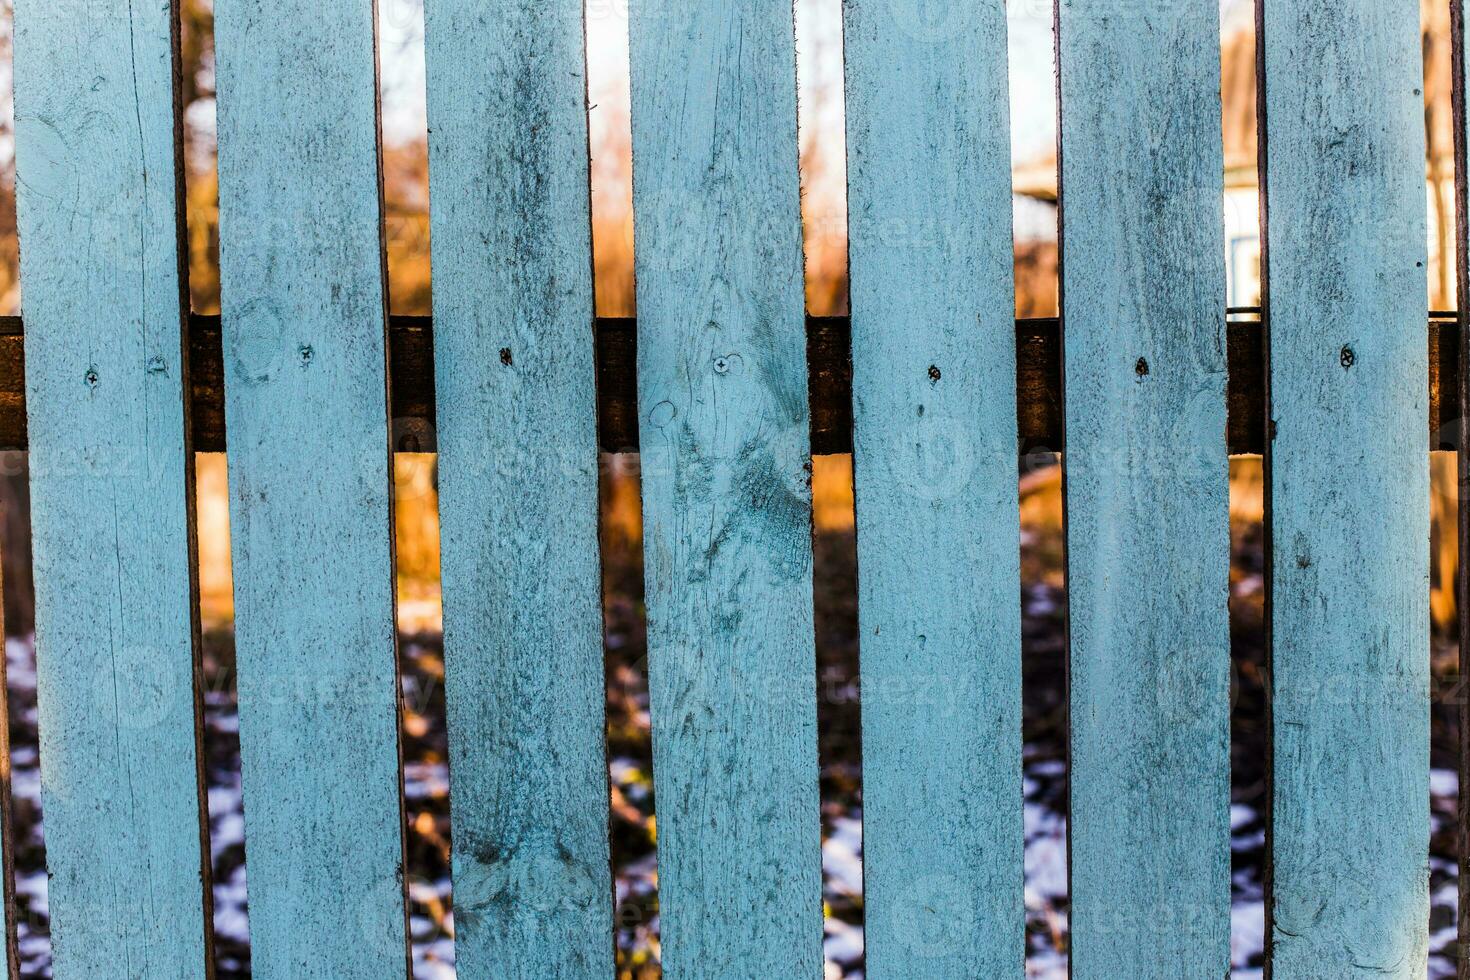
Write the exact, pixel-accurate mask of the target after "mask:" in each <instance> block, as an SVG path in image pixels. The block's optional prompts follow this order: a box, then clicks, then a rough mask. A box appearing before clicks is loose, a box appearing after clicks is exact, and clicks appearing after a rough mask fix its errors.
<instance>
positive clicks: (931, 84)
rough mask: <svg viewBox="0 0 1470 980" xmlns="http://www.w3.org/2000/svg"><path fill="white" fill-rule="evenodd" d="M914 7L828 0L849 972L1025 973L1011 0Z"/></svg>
mask: <svg viewBox="0 0 1470 980" xmlns="http://www.w3.org/2000/svg"><path fill="white" fill-rule="evenodd" d="M927 8H928V5H927V4H925V3H923V2H922V0H902V2H894V0H852V2H849V3H848V4H846V5H845V8H844V38H845V51H846V60H847V147H848V181H847V183H848V212H849V227H850V245H849V249H850V255H851V264H852V347H853V352H852V359H853V405H854V410H853V416H854V444H855V460H854V462H855V479H856V491H857V502H858V503H857V526H858V531H857V533H858V568H859V573H860V574H859V589H858V592H859V620H860V623H861V637H862V683H863V700H862V709H863V859H864V860H863V883H864V900H865V908H866V910H867V913H866V937H867V966H868V969H869V971H870V972H871V973H872V975H874V976H881V977H889V978H896V977H913V978H916V980H917V978H936V980H937V978H941V977H954V978H971V977H994V978H1001V977H1017V978H1019V977H1021V976H1022V975H1023V973H1024V964H1025V935H1024V928H1025V908H1024V901H1023V896H1022V884H1023V879H1024V874H1023V870H1022V850H1023V832H1022V826H1021V799H1022V790H1021V610H1020V600H1019V596H1018V592H1017V590H1018V588H1019V585H1018V583H1019V582H1020V574H1021V573H1020V557H1019V556H1020V517H1019V512H1018V508H1019V502H1018V500H1017V482H1016V330H1015V320H1014V309H1015V294H1014V284H1013V281H1012V261H1013V258H1012V244H1011V180H1010V166H1011V154H1010V140H1009V138H1008V137H1009V128H1010V119H1009V103H1008V97H1007V81H1006V72H1007V66H1006V20H1005V17H1006V11H1005V4H1004V3H1003V2H1002V0H982V2H980V3H975V4H964V5H956V6H954V7H953V8H951V10H952V16H948V17H947V21H948V22H947V23H946V22H943V20H944V19H941V21H936V20H934V19H933V15H932V12H930V11H928V10H927ZM926 13H927V14H928V16H927V17H926V16H925V15H926ZM940 28H942V29H940ZM917 173H924V174H926V177H925V179H923V180H915V179H914V175H915V174H917ZM918 801H922V803H919V802H918Z"/></svg>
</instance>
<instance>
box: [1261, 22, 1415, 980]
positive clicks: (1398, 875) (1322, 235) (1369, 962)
mask: <svg viewBox="0 0 1470 980" xmlns="http://www.w3.org/2000/svg"><path fill="white" fill-rule="evenodd" d="M1260 13H1261V18H1262V32H1263V33H1262V35H1261V43H1262V45H1263V47H1262V65H1263V69H1264V74H1263V78H1264V89H1263V93H1264V94H1263V97H1262V105H1263V108H1264V112H1265V119H1266V126H1265V129H1264V140H1263V147H1264V148H1263V151H1262V161H1263V168H1262V172H1263V175H1264V178H1265V184H1266V188H1265V189H1266V209H1265V234H1264V236H1263V239H1264V243H1265V245H1266V249H1265V257H1264V269H1265V272H1266V295H1267V296H1268V310H1267V314H1268V322H1269V324H1270V365H1271V366H1270V405H1269V407H1270V418H1271V420H1272V424H1273V426H1274V429H1275V438H1274V440H1273V441H1272V442H1271V443H1270V447H1269V454H1268V456H1267V498H1268V501H1269V508H1270V509H1269V512H1268V513H1269V520H1270V534H1271V552H1270V553H1271V560H1270V574H1271V590H1270V591H1271V607H1270V608H1271V612H1270V617H1269V622H1270V630H1271V651H1272V661H1273V669H1272V678H1273V688H1274V690H1273V709H1274V710H1273V713H1274V717H1273V726H1274V732H1275V752H1274V757H1275V764H1274V777H1273V780H1274V806H1273V817H1272V819H1273V827H1272V853H1273V862H1274V904H1273V906H1272V909H1271V927H1272V928H1271V943H1270V946H1271V948H1272V949H1273V958H1272V963H1271V969H1272V971H1273V975H1274V976H1275V977H1276V978H1277V980H1293V978H1308V977H1311V978H1315V977H1321V976H1329V975H1330V976H1333V977H1342V978H1354V977H1404V978H1407V977H1422V976H1424V973H1425V970H1426V959H1427V947H1428V921H1429V893H1428V875H1427V871H1426V865H1425V855H1426V854H1427V853H1428V847H1429V823H1428V811H1427V810H1426V809H1425V807H1424V800H1425V799H1426V798H1427V797H1428V793H1429V786H1428V780H1429V649H1428V637H1429V611H1428V580H1429V550H1428V545H1429V515H1428V507H1429V464H1428V451H1429V443H1428V441H1427V440H1426V439H1425V437H1424V430H1423V428H1422V426H1421V425H1420V420H1421V419H1423V418H1424V415H1425V412H1426V410H1427V406H1426V404H1425V395H1424V393H1425V390H1426V385H1425V377H1426V373H1427V370H1426V367H1427V366H1426V362H1425V359H1424V357H1423V354H1424V347H1423V344H1422V342H1421V341H1420V336H1419V329H1420V327H1419V324H1420V321H1421V319H1422V317H1423V311H1424V297H1425V293H1426V283H1425V273H1424V265H1425V263H1426V261H1427V257H1426V244H1425V243H1426V231H1425V208H1424V117H1423V99H1422V95H1421V87H1422V85H1423V74H1422V64H1421V62H1422V58H1421V51H1420V38H1419V10H1418V5H1417V4H1415V3H1414V2H1412V0H1390V2H1385V0H1262V5H1261V8H1260Z"/></svg>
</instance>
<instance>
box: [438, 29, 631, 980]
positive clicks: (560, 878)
mask: <svg viewBox="0 0 1470 980" xmlns="http://www.w3.org/2000/svg"><path fill="white" fill-rule="evenodd" d="M426 15H427V17H426V19H427V24H426V41H427V52H428V88H429V120H430V126H429V128H430V132H431V136H430V144H429V149H430V157H429V162H430V170H431V177H432V181H431V190H430V197H431V213H432V219H433V242H434V246H433V247H434V272H435V289H434V315H435V329H434V343H435V363H436V377H437V385H438V405H439V412H438V423H439V432H438V435H439V493H440V497H439V512H440V522H441V528H442V537H443V555H442V567H443V580H444V633H445V638H444V658H445V665H444V666H445V695H446V699H447V702H448V712H449V740H450V774H451V780H452V784H453V799H454V806H453V808H452V816H453V822H454V924H455V959H456V963H457V965H458V968H459V970H460V972H461V974H462V975H464V976H469V977H507V978H508V977H524V978H527V980H532V978H541V977H567V978H572V977H589V978H591V977H603V978H606V977H610V976H612V973H613V963H612V941H611V936H612V882H611V876H610V872H609V854H608V823H607V821H608V784H607V761H606V747H605V733H604V726H605V719H604V697H605V695H604V689H605V684H604V679H603V659H602V606H601V602H600V595H601V582H600V574H601V573H600V568H599V563H598V540H597V521H598V493H597V461H598V456H597V397H596V396H597V379H596V369H595V365H594V362H593V352H594V344H593V333H592V327H593V308H592V263H591V254H592V231H591V224H590V217H589V210H588V203H589V198H588V194H589V189H588V173H587V171H588V165H587V159H588V158H587V108H586V97H587V96H586V91H587V82H586V71H585V58H584V54H583V4H582V3H581V0H556V2H553V3H547V2H544V0H543V2H540V3H534V4H533V3H508V4H488V5H487V4H485V3H483V2H480V0H436V2H434V3H431V4H429V6H428V7H427V9H426Z"/></svg>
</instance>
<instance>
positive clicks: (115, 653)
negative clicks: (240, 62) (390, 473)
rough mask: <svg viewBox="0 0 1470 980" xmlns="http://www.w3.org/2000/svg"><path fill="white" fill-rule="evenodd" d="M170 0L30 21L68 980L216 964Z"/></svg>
mask: <svg viewBox="0 0 1470 980" xmlns="http://www.w3.org/2000/svg"><path fill="white" fill-rule="evenodd" d="M171 15H172V10H171V6H170V4H168V3H166V2H165V3H150V4H146V5H134V4H131V3H125V2H123V0H105V2H96V0H51V2H43V3H26V4H21V5H19V9H18V10H17V11H16V14H15V30H16V34H15V77H16V108H17V112H16V116H17V119H16V136H17V140H16V141H17V144H18V148H19V156H18V161H17V162H18V185H19V186H18V198H19V200H18V204H19V226H20V237H21V243H22V246H23V255H22V260H21V262H22V264H21V275H22V280H23V282H24V286H25V307H26V315H27V317H28V322H29V324H30V328H31V329H30V333H29V335H28V336H27V337H26V346H27V348H28V349H27V350H26V355H27V356H26V364H27V368H28V371H27V374H28V378H27V389H28V390H27V392H26V395H27V399H26V404H27V406H28V409H29V414H30V418H29V430H30V437H31V439H30V449H31V461H30V462H31V480H32V487H33V491H34V492H33V497H32V501H33V503H32V512H31V513H32V528H33V536H34V547H35V575H36V585H37V592H36V634H37V681H38V685H39V701H40V717H39V722H40V739H41V766H42V792H43V798H44V805H45V811H46V851H47V870H48V872H49V875H50V886H49V906H50V913H51V939H52V949H53V956H54V967H55V972H56V975H57V976H58V977H63V978H67V977H129V978H140V980H143V978H146V980H159V978H184V977H203V976H205V975H207V973H208V972H209V965H208V964H209V943H208V938H207V934H208V929H209V924H208V904H209V903H208V889H207V886H206V884H205V883H206V882H207V880H208V879H207V875H206V865H205V859H206V858H207V855H208V849H207V848H204V847H202V843H201V842H202V835H203V833H204V831H203V819H204V818H203V815H202V813H201V805H200V792H201V791H200V768H199V745H198V734H197V731H198V729H197V727H196V725H197V721H198V715H197V704H196V696H195V692H196V685H195V663H196V659H195V650H196V645H195V642H194V641H195V635H196V631H195V628H194V620H193V609H194V607H195V602H194V587H193V582H192V578H191V571H190V569H191V556H192V553H193V547H192V542H191V540H190V527H191V517H192V515H191V503H192V499H191V498H192V489H191V480H192V464H191V454H190V451H189V444H188V424H187V420H186V402H185V398H184V392H185V387H184V386H185V384H186V380H187V379H186V370H187V367H186V364H185V361H184V356H183V352H184V335H183V331H184V324H185V313H186V310H185V306H184V302H185V298H186V293H185V290H184V288H183V277H182V272H181V268H180V261H181V257H180V244H179V243H180V241H181V234H180V232H181V213H180V207H179V205H180V200H179V181H180V177H181V175H180V170H179V159H178V149H177V129H176V123H177V120H176V118H175V110H174V71H175V45H174V41H173V18H172V16H171Z"/></svg>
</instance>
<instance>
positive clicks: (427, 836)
mask: <svg viewBox="0 0 1470 980" xmlns="http://www.w3.org/2000/svg"><path fill="white" fill-rule="evenodd" d="M423 2H424V0H379V4H378V8H379V21H380V23H379V32H380V46H381V55H382V66H383V69H382V93H381V95H382V105H383V117H384V126H383V134H384V136H383V138H384V147H383V149H384V183H385V201H386V208H387V214H386V242H387V250H388V270H389V277H390V295H391V303H392V308H393V311H394V312H395V313H403V314H428V313H429V312H430V305H431V304H430V283H431V275H430V258H429V223H428V194H429V188H428V155H427V146H426V133H427V125H426V122H425V107H424V100H425V92H424V60H423V59H424V51H423V7H422V4H423ZM429 2H433V0H429ZM179 4H180V8H181V16H182V27H183V29H182V49H183V86H184V92H183V102H182V104H183V106H184V118H185V138H186V153H185V163H186V171H187V172H186V184H187V207H188V248H189V275H190V291H191V294H192V301H193V306H194V309H195V310H196V311H198V312H202V313H214V312H218V311H219V273H218V248H219V243H218V242H219V239H218V195H217V184H216V174H215V142H214V119H215V114H214V74H213V66H214V56H213V23H212V12H211V9H212V8H211V3H210V0H179ZM626 4H627V0H587V35H588V70H589V103H590V106H591V109H590V113H589V120H590V137H591V145H592V146H591V148H592V164H593V165H592V188H591V194H592V214H593V226H594V227H593V235H594V251H595V263H594V265H595V274H596V294H597V309H598V313H599V314H600V315H603V316H631V315H633V314H634V313H635V309H634V291H633V216H632V191H631V178H632V164H631V159H630V158H631V149H630V148H631V137H630V129H629V107H628V101H629V95H628V46H627V15H626ZM11 5H12V0H0V18H3V21H4V30H3V31H0V46H3V50H0V313H18V312H19V311H20V308H21V296H20V290H19V286H18V283H17V273H16V256H17V244H16V238H15V208H14V183H15V182H14V165H13V163H14V161H13V141H12V139H11V118H12V106H11V103H10V83H9V64H10V52H9V42H10V30H9V24H10V12H11ZM1448 11H1449V4H1448V2H1438V0H1436V2H1434V3H1432V4H1431V3H1429V2H1427V0H1426V2H1425V3H1424V6H1423V9H1422V22H1423V42H1424V54H1425V85H1424V96H1425V104H1424V121H1425V129H1426V135H1427V137H1428V153H1427V155H1426V160H1425V201H1426V208H1427V214H1428V219H1429V228H1430V241H1429V254H1430V258H1431V263H1430V269H1429V293H1428V295H1427V297H1426V305H1427V309H1436V310H1447V309H1453V308H1454V307H1455V303H1456V298H1455V296H1454V289H1455V273H1454V252H1455V243H1454V190H1453V171H1454V153H1453V127H1452V121H1451V112H1452V110H1451V104H1450V72H1451V65H1450V60H1451V53H1450V41H1449V13H1448ZM796 18H797V43H798V79H797V82H798V85H799V88H800V106H801V109H800V132H801V178H802V184H803V191H804V194H803V218H804V223H805V237H806V258H807V267H806V284H807V302H808V307H809V311H810V312H811V313H813V314H818V315H831V314H841V313H845V312H846V311H847V281H846V274H847V237H846V225H847V221H846V196H845V189H846V186H845V185H846V174H845V170H844V156H845V153H844V135H843V127H844V120H843V93H842V57H841V55H842V51H841V46H842V38H841V6H840V0H796ZM1009 24H1010V61H1011V116H1012V146H1013V164H1014V191H1015V193H1014V216H1015V261H1016V311H1017V315H1018V316H1052V315H1055V313H1056V305H1057V275H1058V263H1057V221H1056V219H1057V214H1056V105H1055V82H1054V61H1053V38H1052V10H1051V3H1050V2H1049V0H1010V3H1009ZM1221 68H1222V96H1223V101H1224V110H1225V111H1224V129H1223V133H1222V139H1223V141H1224V147H1225V161H1226V173H1225V187H1226V192H1225V197H1224V200H1223V201H1222V214H1223V217H1224V222H1225V232H1226V235H1225V238H1226V250H1225V254H1224V255H1223V256H1222V261H1224V262H1225V264H1226V268H1227V270H1228V278H1229V295H1228V302H1229V305H1231V306H1241V307H1248V306H1255V305H1258V304H1259V301H1260V240H1259V228H1258V212H1257V190H1256V189H1257V169H1256V128H1255V38H1254V23H1253V16H1252V10H1251V6H1250V4H1249V3H1248V2H1244V0H1222V3H1221ZM814 462H815V472H814V497H815V526H816V566H815V580H816V582H815V584H816V602H817V651H818V670H819V685H818V690H819V702H820V703H819V722H820V724H819V727H820V757H821V763H822V806H823V831H824V845H823V853H824V861H823V863H824V869H825V876H824V877H825V880H824V896H825V899H826V913H827V917H826V944H825V945H826V953H827V961H828V962H827V973H828V976H829V977H832V978H837V977H846V978H857V977H861V976H862V975H863V938H862V916H863V900H862V870H861V860H862V822H861V821H862V786H861V744H860V725H859V706H860V692H859V687H858V666H857V665H858V646H857V630H856V547H855V541H854V537H853V495H852V469H851V459H850V457H845V456H831V457H818V458H817V459H816V460H815V461H814ZM1057 462H1058V460H1057V458H1056V457H1055V456H1054V455H1051V454H1038V455H1035V456H1032V457H1028V458H1026V459H1023V460H1021V461H1020V465H1019V466H1018V471H1017V479H1018V481H1019V486H1020V490H1021V499H1022V505H1021V520H1022V581H1021V582H1020V583H1018V588H1019V589H1020V593H1021V598H1022V602H1023V610H1024V637H1023V656H1024V675H1025V684H1024V686H1025V698H1026V705H1025V707H1026V710H1025V731H1024V737H1025V741H1026V749H1025V755H1024V760H1025V762H1024V765H1025V784H1024V785H1025V793H1026V800H1025V830H1026V858H1025V867H1026V884H1027V887H1026V910H1027V924H1028V928H1027V968H1028V973H1029V974H1030V975H1032V976H1036V977H1065V976H1066V964H1067V941H1068V925H1067V922H1068V918H1067V916H1068V900H1067V872H1066V766H1065V759H1066V753H1065V731H1066V727H1065V726H1066V717H1065V690H1064V687H1063V683H1064V674H1063V667H1064V654H1065V632H1064V616H1065V602H1066V593H1065V581H1064V566H1063V561H1062V558H1063V547H1062V523H1061V518H1062V502H1061V480H1060V469H1059V467H1058V465H1057ZM226 465H227V463H226V460H225V458H224V457H223V456H222V455H213V454H211V455H201V456H200V457H199V459H198V521H199V549H200V589H201V595H200V603H201V610H202V614H203V622H204V625H205V658H206V675H205V676H206V684H207V691H206V706H207V719H206V721H207V733H206V751H207V753H208V767H207V768H208V777H209V782H210V786H209V806H210V815H211V831H212V843H211V847H212V851H213V860H214V869H215V893H216V896H215V897H216V906H215V913H216V922H215V926H216V956H217V968H218V973H219V976H221V977H223V978H230V977H244V976H248V975H249V962H250V958H249V926H248V880H247V866H246V861H245V851H244V833H243V818H242V803H241V796H240V782H239V755H238V743H237V737H236V726H235V721H234V718H235V714H234V680H233V650H232V614H233V610H232V597H231V586H230V555H229V511H228V500H227V491H226ZM1222 465H1224V462H1223V461H1222ZM1229 465H1230V487H1231V519H1232V574H1231V583H1232V593H1231V613H1232V616H1231V620H1232V625H1231V638H1232V655H1233V659H1234V664H1235V680H1236V683H1235V690H1234V692H1233V693H1234V696H1235V700H1234V713H1233V747H1232V755H1233V770H1234V771H1233V774H1232V782H1233V806H1232V827H1233V840H1232V846H1233V851H1234V865H1235V867H1234V874H1233V880H1232V886H1233V887H1232V891H1233V896H1234V910H1235V914H1234V927H1233V934H1232V958H1233V961H1234V962H1233V967H1234V974H1233V975H1234V976H1237V977H1256V976H1260V967H1261V958H1262V951H1263V946H1264V937H1263V931H1264V913H1263V904H1262V895H1263V882H1262V859H1263V855H1264V841H1265V837H1264V823H1263V821H1262V817H1261V808H1262V806H1263V805H1264V803H1265V800H1266V797H1265V783H1264V776H1265V765H1266V759H1267V756H1266V746H1267V741H1268V732H1267V731H1266V729H1265V708H1266V699H1267V691H1268V689H1269V683H1268V678H1267V677H1266V676H1265V672H1264V669H1263V652H1264V629H1263V621H1262V615H1263V577H1262V563H1263V553H1262V529H1261V519H1262V498H1261V494H1262V480H1261V466H1260V460H1259V458H1252V457H1237V458H1234V459H1232V460H1231V461H1230V464H1229ZM1432 466H1433V473H1434V482H1433V498H1432V501H1431V508H1432V514H1433V518H1434V535H1433V542H1432V544H1433V576H1432V580H1431V596H1430V601H1431V608H1432V613H1433V620H1434V636H1433V642H1432V656H1433V660H1434V669H1435V678H1436V687H1435V691H1436V702H1435V711H1434V728H1433V733H1434V744H1433V746H1432V753H1433V756H1432V758H1433V766H1434V770H1433V780H1432V782H1433V793H1432V796H1431V798H1430V799H1427V800H1425V806H1427V807H1429V808H1430V810H1431V813H1432V816H1433V821H1434V823H1433V826H1434V838H1433V847H1432V854H1431V855H1430V868H1431V876H1432V882H1431V886H1432V891H1433V912H1432V921H1431V931H1432V936H1433V959H1432V963H1431V969H1430V976H1432V977H1438V976H1444V977H1448V976H1453V974H1454V969H1455V964H1456V962H1457V957H1458V952H1457V950H1456V948H1455V945H1454V927H1455V918H1456V914H1457V913H1456V895H1455V873H1456V871H1455V852H1454V847H1455V841H1454V832H1453V828H1454V825H1455V814H1456V799H1457V796H1458V783H1457V779H1456V776H1455V772H1454V770H1455V753H1454V746H1455V738H1456V734H1455V729H1454V725H1455V724H1456V715H1455V711H1454V703H1453V702H1452V697H1451V692H1453V691H1454V690H1455V688H1456V684H1457V681H1458V677H1457V676H1456V671H1457V666H1456V661H1457V649H1456V646H1455V637H1454V625H1455V619H1456V609H1455V599H1454V576H1455V567H1456V563H1457V558H1458V556H1457V552H1456V539H1455V535H1454V529H1455V509H1456V497H1455V489H1456V488H1455V481H1454V459H1453V456H1452V455H1450V454H1445V453H1436V454H1434V459H1433V463H1432ZM602 473H603V480H602V493H603V518H604V519H603V568H604V588H605V611H606V624H607V637H606V639H607V679H608V700H607V705H608V738H609V753H610V766H611V777H612V778H611V794H612V796H611V807H612V818H613V819H612V826H613V834H612V840H613V849H614V863H615V865H616V868H617V897H618V907H617V921H616V928H617V951H618V972H619V977H620V978H627V980H633V978H637V980H646V978H652V977H656V976H658V975H659V943H658V898H657V851H656V821H655V817H654V814H655V800H654V793H653V782H652V760H651V751H650V744H649V728H648V711H647V690H646V652H645V646H644V632H643V607H642V589H643V585H642V564H641V562H642V557H641V524H640V512H639V484H638V461H637V458H636V457H635V456H605V457H604V458H603V466H602ZM434 477H435V469H434V459H433V457H431V456H426V455H415V454H402V455H400V456H399V457H398V458H397V461H396V480H397V513H396V529H397V537H398V570H397V571H398V579H399V592H400V606H399V609H400V631H401V637H402V649H403V665H404V676H403V686H404V696H405V704H406V712H405V717H404V750H405V767H406V772H405V777H406V778H405V792H406V796H407V806H408V815H409V835H410V847H409V857H410V860H409V869H408V870H409V876H410V901H411V904H412V910H411V913H412V932H413V940H414V963H415V971H416V974H417V975H418V976H420V977H425V978H446V977H452V976H453V975H454V968H453V962H454V953H453V913H452V892H451V887H450V880H449V872H448V857H449V800H448V781H447V769H446V766H445V755H446V753H445V732H444V716H443V693H442V678H443V661H442V656H441V640H440V607H439V591H438V572H439V527H438V511H437V500H436V497H435V492H434ZM26 479H27V478H26V467H25V457H24V454H20V453H9V454H0V508H3V515H0V547H3V556H4V585H5V596H4V599H5V613H6V617H5V620H6V633H7V635H8V642H7V656H8V660H9V666H10V691H9V697H10V699H11V705H12V714H11V726H12V732H11V737H12V745H13V764H14V768H13V771H14V788H15V804H14V805H15V817H16V822H17V833H18V835H19V836H20V841H19V847H18V853H17V874H18V879H19V893H20V903H21V907H22V921H21V939H22V950H23V955H24V958H25V960H26V972H27V975H28V976H49V975H50V974H49V962H50V954H49V940H48V938H47V907H46V879H45V871H44V824H43V820H42V813H41V807H40V799H39V792H38V789H39V780H38V775H37V750H36V732H35V681H34V676H35V675H34V650H33V640H32V636H31V623H32V618H31V617H32V609H31V587H30V564H29V562H30V555H29V530H28V501H29V498H28V491H27V482H26Z"/></svg>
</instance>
